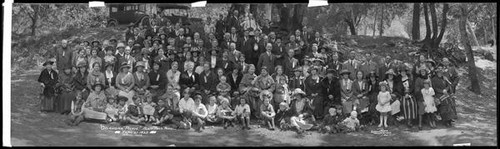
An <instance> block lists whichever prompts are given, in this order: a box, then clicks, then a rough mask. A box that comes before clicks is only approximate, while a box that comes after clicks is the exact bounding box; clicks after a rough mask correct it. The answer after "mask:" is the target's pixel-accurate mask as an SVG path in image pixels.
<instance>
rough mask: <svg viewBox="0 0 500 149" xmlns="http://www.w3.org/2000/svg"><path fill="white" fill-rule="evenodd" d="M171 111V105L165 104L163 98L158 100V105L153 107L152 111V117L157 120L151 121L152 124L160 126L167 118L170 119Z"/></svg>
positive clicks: (171, 116)
mask: <svg viewBox="0 0 500 149" xmlns="http://www.w3.org/2000/svg"><path fill="white" fill-rule="evenodd" d="M171 112H172V109H171V106H169V105H168V104H166V102H165V100H164V99H161V100H158V106H156V107H155V111H154V118H155V119H157V121H156V122H155V123H153V125H157V126H158V125H160V126H162V125H163V124H164V123H165V122H167V121H168V120H172V118H173V117H174V115H173V114H171Z"/></svg>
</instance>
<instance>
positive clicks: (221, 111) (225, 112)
mask: <svg viewBox="0 0 500 149" xmlns="http://www.w3.org/2000/svg"><path fill="white" fill-rule="evenodd" d="M217 117H218V118H220V119H222V124H223V126H224V129H227V127H228V126H232V127H234V125H233V121H234V120H235V115H234V111H233V110H232V109H231V108H230V107H229V100H228V99H227V98H222V99H221V106H219V107H218V108H217Z"/></svg>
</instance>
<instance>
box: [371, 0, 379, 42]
mask: <svg viewBox="0 0 500 149" xmlns="http://www.w3.org/2000/svg"><path fill="white" fill-rule="evenodd" d="M377 16H378V10H377V6H376V5H375V15H374V16H373V35H372V36H373V37H375V32H376V31H377Z"/></svg>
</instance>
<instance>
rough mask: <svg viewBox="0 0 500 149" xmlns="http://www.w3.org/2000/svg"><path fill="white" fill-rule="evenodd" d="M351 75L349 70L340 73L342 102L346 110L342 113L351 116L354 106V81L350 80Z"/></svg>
mask: <svg viewBox="0 0 500 149" xmlns="http://www.w3.org/2000/svg"><path fill="white" fill-rule="evenodd" d="M350 73H351V72H349V71H348V70H347V69H343V70H342V71H340V76H341V79H340V80H339V81H340V95H341V98H340V100H341V102H342V107H343V108H344V109H343V110H342V111H343V112H344V114H345V115H347V114H350V113H351V111H352V110H353V106H354V95H353V91H352V80H351V79H349V75H350Z"/></svg>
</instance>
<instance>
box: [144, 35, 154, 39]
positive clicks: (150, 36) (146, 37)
mask: <svg viewBox="0 0 500 149" xmlns="http://www.w3.org/2000/svg"><path fill="white" fill-rule="evenodd" d="M145 37H146V39H147V38H148V37H151V39H153V35H151V34H148V35H146V36H145Z"/></svg>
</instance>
